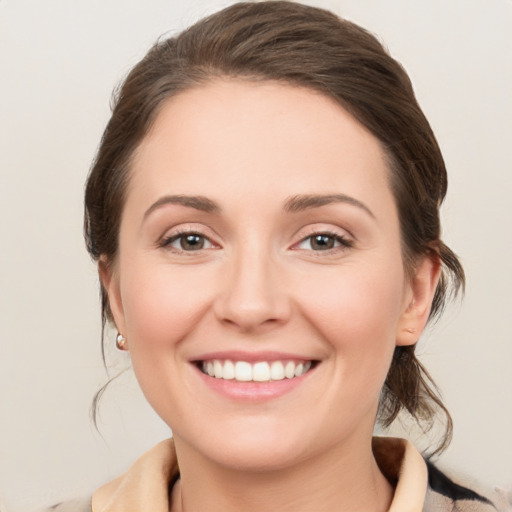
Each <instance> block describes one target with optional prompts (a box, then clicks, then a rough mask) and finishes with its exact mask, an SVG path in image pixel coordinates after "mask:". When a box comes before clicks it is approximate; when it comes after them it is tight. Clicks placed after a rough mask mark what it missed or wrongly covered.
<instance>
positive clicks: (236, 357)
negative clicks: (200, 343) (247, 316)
mask: <svg viewBox="0 0 512 512" xmlns="http://www.w3.org/2000/svg"><path fill="white" fill-rule="evenodd" d="M214 359H217V360H228V359H229V360H230V361H246V362H248V363H257V362H260V361H313V360H315V358H312V357H308V356H304V355H301V354H295V353H291V352H276V351H268V350H264V351H258V352H246V351H242V350H223V351H215V352H207V353H204V354H200V355H198V356H197V357H193V358H191V361H192V362H198V361H213V360H214Z"/></svg>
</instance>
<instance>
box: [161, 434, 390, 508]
mask: <svg viewBox="0 0 512 512" xmlns="http://www.w3.org/2000/svg"><path fill="white" fill-rule="evenodd" d="M175 442H176V449H177V452H178V459H179V461H180V475H181V479H180V482H179V483H178V485H176V486H175V489H174V490H173V496H172V503H171V510H172V512H190V511H196V510H209V511H211V512H231V511H237V512H240V511H243V512H256V511H257V512H260V511H261V510H279V511H280V512H288V511H293V512H311V510H322V511H323V512H334V511H339V510H351V511H354V512H362V511H365V512H369V511H371V512H384V511H386V510H388V508H389V506H390V503H391V500H392V497H393V490H392V488H391V486H390V485H389V483H388V481H387V480H386V478H385V477H384V476H383V475H382V473H381V472H380V470H379V468H378V466H377V463H376V462H375V459H374V457H373V453H372V450H371V442H370V440H366V442H365V443H364V444H359V445H358V446H354V445H353V443H351V446H350V447H349V448H347V444H348V443H344V444H343V445H342V446H338V447H330V449H329V450H327V451H326V452H325V453H323V454H320V455H317V456H315V459H308V460H302V461H299V462H297V463H296V464H295V465H293V466H292V467H287V468H286V469H276V470H272V471H246V470H239V469H233V468H226V467H223V466H220V465H218V464H216V463H214V462H212V461H211V460H205V459H204V458H202V456H201V455H200V454H198V453H197V452H195V451H194V450H193V448H191V447H190V446H188V445H187V444H186V443H184V442H182V441H181V440H179V439H175Z"/></svg>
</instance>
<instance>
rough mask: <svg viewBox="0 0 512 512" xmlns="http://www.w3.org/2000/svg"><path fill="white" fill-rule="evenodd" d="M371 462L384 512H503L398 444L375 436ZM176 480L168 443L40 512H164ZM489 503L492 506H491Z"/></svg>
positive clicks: (501, 502)
mask: <svg viewBox="0 0 512 512" xmlns="http://www.w3.org/2000/svg"><path fill="white" fill-rule="evenodd" d="M373 451H374V455H375V459H376V460H377V463H378V465H379V468H380V469H381V471H382V473H383V474H384V475H385V476H386V478H387V479H388V480H389V482H390V483H391V484H392V485H393V486H394V487H395V494H394V497H393V502H392V504H391V507H390V508H389V512H496V511H498V512H506V511H512V507H511V506H510V505H509V504H507V503H506V500H505V499H504V497H503V496H500V495H498V494H495V495H494V496H493V497H492V498H486V497H484V496H482V495H480V494H477V493H476V492H475V491H472V490H470V489H468V488H466V487H463V486H460V485H458V484H456V483H454V482H453V481H452V480H450V479H449V478H448V477H447V476H446V475H444V474H443V473H442V472H441V471H439V469H437V468H436V467H435V466H434V465H433V464H431V463H430V462H428V461H425V460H424V459H423V458H422V456H421V455H420V454H419V453H418V451H417V450H416V449H415V448H414V446H413V445H412V444H411V443H409V442H408V441H405V440H403V439H394V438H383V437H376V438H374V440H373ZM177 478H178V463H177V460H176V452H175V450H174V443H173V441H172V439H168V440H166V441H163V442H161V443H159V444H158V445H157V446H155V447H154V448H153V449H152V450H150V451H149V452H147V453H146V454H144V455H143V456H142V457H141V458H140V459H138V460H137V461H136V462H135V464H134V465H133V466H132V467H131V468H130V469H129V470H128V471H127V472H126V473H125V474H124V475H123V476H121V477H119V478H117V479H116V480H113V481H112V482H110V483H108V484H106V485H105V486H103V487H101V488H100V489H98V490H97V491H96V492H95V493H94V494H93V496H92V504H91V498H88V499H85V500H82V501H80V500H78V501H73V502H66V503H62V504H59V505H56V506H54V507H52V508H50V509H48V510H47V511H46V512H50V511H53V512H91V511H92V512H168V510H169V486H170V484H172V482H174V481H176V479H177ZM491 500H492V502H491Z"/></svg>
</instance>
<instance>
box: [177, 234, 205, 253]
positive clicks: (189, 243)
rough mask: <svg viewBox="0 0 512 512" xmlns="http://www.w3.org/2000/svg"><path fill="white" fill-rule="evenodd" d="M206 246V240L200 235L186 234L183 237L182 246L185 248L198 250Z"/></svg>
mask: <svg viewBox="0 0 512 512" xmlns="http://www.w3.org/2000/svg"><path fill="white" fill-rule="evenodd" d="M203 246H204V240H203V237H202V236H199V235H186V236H184V237H183V238H182V241H181V247H182V248H183V249H189V250H198V249H202V248H203Z"/></svg>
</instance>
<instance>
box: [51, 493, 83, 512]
mask: <svg viewBox="0 0 512 512" xmlns="http://www.w3.org/2000/svg"><path fill="white" fill-rule="evenodd" d="M42 512H92V505H91V498H90V497H89V498H81V499H74V500H69V501H63V502H62V503H57V504H56V505H52V506H51V507H48V508H46V509H44V510H43V511H42Z"/></svg>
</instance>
